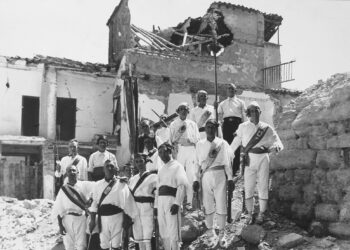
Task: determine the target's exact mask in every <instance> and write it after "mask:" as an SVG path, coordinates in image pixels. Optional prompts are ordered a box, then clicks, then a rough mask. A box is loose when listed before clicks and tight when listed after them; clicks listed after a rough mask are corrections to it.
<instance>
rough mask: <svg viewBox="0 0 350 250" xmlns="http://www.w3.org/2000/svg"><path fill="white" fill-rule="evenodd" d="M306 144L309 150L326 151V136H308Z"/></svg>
mask: <svg viewBox="0 0 350 250" xmlns="http://www.w3.org/2000/svg"><path fill="white" fill-rule="evenodd" d="M307 144H308V147H309V148H310V149H318V150H321V149H327V136H309V137H308V142H307Z"/></svg>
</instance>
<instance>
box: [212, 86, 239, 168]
mask: <svg viewBox="0 0 350 250" xmlns="http://www.w3.org/2000/svg"><path fill="white" fill-rule="evenodd" d="M236 91H237V87H236V85H235V84H233V83H230V84H228V85H227V99H226V100H224V101H222V102H221V103H220V104H219V107H218V117H219V121H223V123H222V134H223V138H224V140H226V141H227V143H228V144H231V142H232V140H233V137H234V133H235V132H236V130H237V128H238V126H239V124H241V123H242V122H243V121H244V114H245V104H244V101H242V100H241V99H239V98H237V96H236ZM239 154H240V150H239V148H237V149H236V151H235V159H234V161H233V164H232V173H233V175H235V173H236V172H237V170H238V169H239Z"/></svg>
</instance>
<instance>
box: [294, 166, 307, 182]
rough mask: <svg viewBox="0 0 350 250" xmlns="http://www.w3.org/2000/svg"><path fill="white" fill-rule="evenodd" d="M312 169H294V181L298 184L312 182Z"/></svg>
mask: <svg viewBox="0 0 350 250" xmlns="http://www.w3.org/2000/svg"><path fill="white" fill-rule="evenodd" d="M310 174H311V170H310V169H296V170H295V171H294V182H295V183H296V184H306V183H309V182H310Z"/></svg>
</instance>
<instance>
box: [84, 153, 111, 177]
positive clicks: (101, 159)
mask: <svg viewBox="0 0 350 250" xmlns="http://www.w3.org/2000/svg"><path fill="white" fill-rule="evenodd" d="M107 160H110V161H111V162H114V164H115V166H116V167H118V163H117V159H116V158H115V156H114V154H112V153H111V152H108V151H107V150H105V151H104V152H100V151H96V152H95V153H92V154H91V155H90V158H89V168H88V171H89V172H93V170H94V167H103V166H104V164H105V161H107Z"/></svg>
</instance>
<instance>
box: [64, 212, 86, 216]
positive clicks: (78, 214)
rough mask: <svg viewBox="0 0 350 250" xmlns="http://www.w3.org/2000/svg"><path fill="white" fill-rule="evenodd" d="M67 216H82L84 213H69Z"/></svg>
mask: <svg viewBox="0 0 350 250" xmlns="http://www.w3.org/2000/svg"><path fill="white" fill-rule="evenodd" d="M67 215H73V216H82V215H83V213H75V212H68V213H67Z"/></svg>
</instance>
